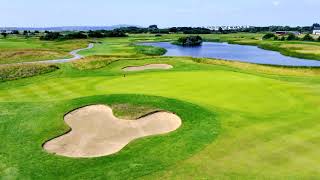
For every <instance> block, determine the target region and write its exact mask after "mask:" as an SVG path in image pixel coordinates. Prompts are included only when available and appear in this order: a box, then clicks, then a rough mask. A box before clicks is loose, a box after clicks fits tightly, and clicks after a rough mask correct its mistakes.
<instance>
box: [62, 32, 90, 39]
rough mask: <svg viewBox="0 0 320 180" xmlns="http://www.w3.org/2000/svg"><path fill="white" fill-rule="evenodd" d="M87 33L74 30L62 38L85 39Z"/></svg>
mask: <svg viewBox="0 0 320 180" xmlns="http://www.w3.org/2000/svg"><path fill="white" fill-rule="evenodd" d="M87 38H88V35H86V34H84V33H82V32H74V33H70V34H67V35H65V36H64V39H87Z"/></svg>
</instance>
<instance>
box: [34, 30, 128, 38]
mask: <svg viewBox="0 0 320 180" xmlns="http://www.w3.org/2000/svg"><path fill="white" fill-rule="evenodd" d="M127 36H128V35H127V34H126V33H125V32H124V31H122V30H120V29H115V30H112V31H107V30H97V31H88V32H83V31H80V32H70V33H67V34H62V33H61V32H45V33H44V35H42V36H40V40H46V41H53V40H70V39H87V38H104V37H127Z"/></svg>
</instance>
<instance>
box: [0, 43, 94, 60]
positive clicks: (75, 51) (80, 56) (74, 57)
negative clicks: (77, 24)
mask: <svg viewBox="0 0 320 180" xmlns="http://www.w3.org/2000/svg"><path fill="white" fill-rule="evenodd" d="M93 47H94V44H93V43H90V44H89V45H88V47H86V48H82V49H76V50H73V51H71V52H70V53H69V54H71V55H72V56H73V57H72V58H67V59H53V60H42V61H32V62H21V63H12V64H30V63H65V62H70V61H74V60H78V59H81V58H83V56H82V55H80V54H78V53H79V52H80V51H84V50H88V49H92V48H93ZM12 64H0V65H12Z"/></svg>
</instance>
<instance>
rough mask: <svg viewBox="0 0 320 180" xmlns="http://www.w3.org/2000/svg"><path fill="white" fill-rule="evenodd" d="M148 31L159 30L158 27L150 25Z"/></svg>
mask: <svg viewBox="0 0 320 180" xmlns="http://www.w3.org/2000/svg"><path fill="white" fill-rule="evenodd" d="M149 29H159V28H158V25H155V24H154V25H150V26H149Z"/></svg>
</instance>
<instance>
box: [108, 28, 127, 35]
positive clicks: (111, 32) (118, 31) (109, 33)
mask: <svg viewBox="0 0 320 180" xmlns="http://www.w3.org/2000/svg"><path fill="white" fill-rule="evenodd" d="M105 34H106V37H127V34H126V33H125V32H124V31H122V30H120V29H115V30H113V31H107V32H106V33H105Z"/></svg>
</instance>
